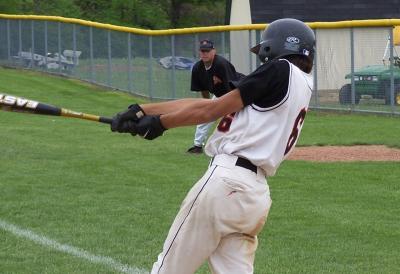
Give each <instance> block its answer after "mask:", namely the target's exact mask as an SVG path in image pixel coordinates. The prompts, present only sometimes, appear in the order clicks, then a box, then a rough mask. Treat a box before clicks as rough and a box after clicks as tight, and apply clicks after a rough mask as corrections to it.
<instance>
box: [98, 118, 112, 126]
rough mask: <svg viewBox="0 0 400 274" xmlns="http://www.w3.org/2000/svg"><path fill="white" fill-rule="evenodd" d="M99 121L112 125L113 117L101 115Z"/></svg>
mask: <svg viewBox="0 0 400 274" xmlns="http://www.w3.org/2000/svg"><path fill="white" fill-rule="evenodd" d="M99 122H100V123H104V124H109V125H111V123H112V119H111V118H108V117H103V116H100V117H99Z"/></svg>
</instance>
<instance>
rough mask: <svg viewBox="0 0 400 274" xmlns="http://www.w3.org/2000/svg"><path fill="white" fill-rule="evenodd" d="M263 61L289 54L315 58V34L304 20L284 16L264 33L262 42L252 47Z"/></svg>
mask: <svg viewBox="0 0 400 274" xmlns="http://www.w3.org/2000/svg"><path fill="white" fill-rule="evenodd" d="M250 51H251V52H253V53H255V54H257V55H258V57H259V58H260V60H261V62H266V61H267V60H272V59H274V58H280V57H283V56H287V55H303V56H307V57H309V58H310V60H311V61H312V60H313V59H314V52H315V35H314V32H313V31H312V29H311V28H310V27H309V26H307V25H306V24H304V23H303V22H302V21H299V20H296V19H292V18H284V19H279V20H276V21H273V22H272V23H271V24H269V26H267V27H266V28H265V30H264V32H263V33H262V36H261V42H260V43H259V44H258V45H256V46H254V47H252V48H251V49H250Z"/></svg>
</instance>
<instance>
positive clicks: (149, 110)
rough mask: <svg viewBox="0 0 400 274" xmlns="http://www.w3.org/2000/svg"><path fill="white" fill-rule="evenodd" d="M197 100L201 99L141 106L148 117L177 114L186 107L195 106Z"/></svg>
mask: <svg viewBox="0 0 400 274" xmlns="http://www.w3.org/2000/svg"><path fill="white" fill-rule="evenodd" d="M197 100H201V99H195V98H186V99H181V100H174V101H168V102H162V103H150V104H143V105H140V107H141V108H142V109H143V111H144V113H146V115H160V114H167V113H171V112H175V111H176V110H177V109H180V108H182V107H184V106H186V105H190V104H193V103H194V102H196V101H197Z"/></svg>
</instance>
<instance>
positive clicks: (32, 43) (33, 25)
mask: <svg viewBox="0 0 400 274" xmlns="http://www.w3.org/2000/svg"><path fill="white" fill-rule="evenodd" d="M34 54H35V21H33V20H31V68H32V69H33V68H34V67H35V58H34Z"/></svg>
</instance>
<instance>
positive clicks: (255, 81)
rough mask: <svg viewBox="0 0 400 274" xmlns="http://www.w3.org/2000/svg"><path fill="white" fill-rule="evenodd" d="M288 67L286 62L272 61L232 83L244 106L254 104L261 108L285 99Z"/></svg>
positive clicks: (287, 84)
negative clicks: (238, 91)
mask: <svg viewBox="0 0 400 274" xmlns="http://www.w3.org/2000/svg"><path fill="white" fill-rule="evenodd" d="M289 74H290V65H289V63H288V62H287V61H286V60H274V61H271V62H268V63H265V64H263V65H262V66H260V67H258V68H257V69H256V70H255V71H254V72H252V73H251V74H249V75H248V76H246V77H244V78H242V79H241V80H240V81H237V82H235V81H233V82H231V85H232V86H234V87H236V88H238V89H239V90H240V96H241V97H242V101H243V104H244V105H245V106H247V105H250V104H255V105H257V106H259V107H262V108H267V107H271V106H274V105H276V104H278V103H279V102H281V101H282V100H283V98H285V96H286V94H287V92H288V86H289Z"/></svg>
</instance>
